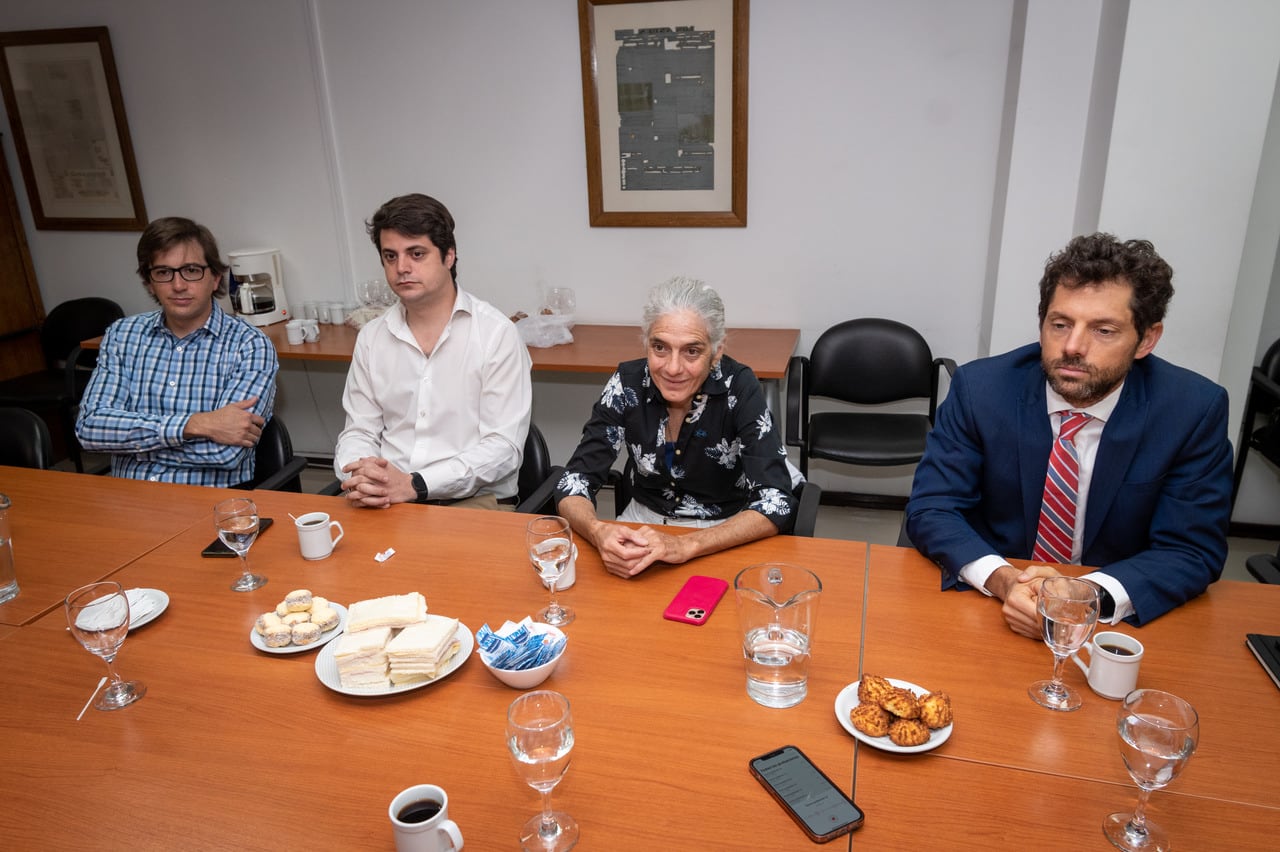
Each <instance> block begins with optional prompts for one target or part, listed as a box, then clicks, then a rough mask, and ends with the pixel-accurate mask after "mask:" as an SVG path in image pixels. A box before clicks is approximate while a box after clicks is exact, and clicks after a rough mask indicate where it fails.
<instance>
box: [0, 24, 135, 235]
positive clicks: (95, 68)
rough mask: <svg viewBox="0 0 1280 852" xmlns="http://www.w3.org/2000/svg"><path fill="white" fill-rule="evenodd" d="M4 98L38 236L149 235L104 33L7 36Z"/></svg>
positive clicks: (0, 82) (1, 37)
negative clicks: (50, 233)
mask: <svg viewBox="0 0 1280 852" xmlns="http://www.w3.org/2000/svg"><path fill="white" fill-rule="evenodd" d="M0 51H3V61H2V62H0V89H2V90H3V93H4V107H5V111H6V112H7V113H8V116H9V125H10V127H12V128H13V141H14V145H15V147H16V148H17V152H18V163H19V165H21V167H22V177H23V179H24V181H25V182H26V185H27V196H28V198H30V199H31V213H32V217H33V218H34V219H35V224H36V227H37V228H40V229H43V230H56V231H141V230H142V229H143V228H145V227H146V226H147V213H146V210H145V209H144V207H143V204H142V185H141V183H140V182H139V181H138V167H137V164H136V163H135V162H134V159H133V145H132V143H131V142H130V140H129V125H128V123H127V122H126V121H125V115H124V99H123V98H121V96H120V82H119V80H117V79H116V63H115V57H114V56H113V55H112V53H111V38H110V36H108V34H107V28H106V27H83V28H79V29H63V30H28V31H25V32H6V33H0Z"/></svg>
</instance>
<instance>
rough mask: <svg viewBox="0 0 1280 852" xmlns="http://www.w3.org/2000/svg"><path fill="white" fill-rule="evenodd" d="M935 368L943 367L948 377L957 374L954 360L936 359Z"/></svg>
mask: <svg viewBox="0 0 1280 852" xmlns="http://www.w3.org/2000/svg"><path fill="white" fill-rule="evenodd" d="M933 366H935V367H942V368H944V369H945V370H946V371H947V375H948V376H954V375H955V374H956V362H955V359H954V358H934V359H933Z"/></svg>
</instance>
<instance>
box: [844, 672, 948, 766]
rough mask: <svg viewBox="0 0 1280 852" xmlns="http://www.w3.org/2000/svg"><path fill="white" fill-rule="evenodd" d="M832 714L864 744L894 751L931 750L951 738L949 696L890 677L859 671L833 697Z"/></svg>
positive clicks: (911, 752)
mask: <svg viewBox="0 0 1280 852" xmlns="http://www.w3.org/2000/svg"><path fill="white" fill-rule="evenodd" d="M836 718H837V719H838V720H839V721H840V724H841V725H843V726H844V729H845V730H846V731H848V732H849V733H850V734H852V735H853V736H854V737H856V738H857V739H859V740H861V741H862V742H864V743H866V744H867V745H869V746H874V747H875V748H878V749H883V750H885V751H893V752H898V753H900V754H914V753H916V752H921V751H929V750H930V749H934V748H937V747H938V746H940V745H942V744H943V743H945V742H946V741H947V739H948V738H950V736H951V728H952V725H953V716H952V711H951V697H950V696H948V695H947V694H946V693H945V692H931V691H930V690H927V689H925V688H924V687H922V686H919V685H918V684H914V683H911V682H910V681H906V680H898V679H897V678H892V677H882V676H880V675H873V674H864V675H863V676H862V680H860V681H858V682H857V683H851V684H849V685H848V686H846V687H845V688H844V689H842V690H840V694H839V695H837V696H836Z"/></svg>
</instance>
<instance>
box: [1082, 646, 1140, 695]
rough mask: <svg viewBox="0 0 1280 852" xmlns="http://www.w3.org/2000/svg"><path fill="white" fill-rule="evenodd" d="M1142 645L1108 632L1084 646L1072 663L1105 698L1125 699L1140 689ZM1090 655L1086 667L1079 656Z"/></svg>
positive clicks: (1092, 687) (1090, 686) (1094, 689)
mask: <svg viewBox="0 0 1280 852" xmlns="http://www.w3.org/2000/svg"><path fill="white" fill-rule="evenodd" d="M1143 650H1144V649H1143V647H1142V643H1141V642H1139V641H1138V640H1137V639H1134V638H1133V637H1132V636H1129V635H1128V634H1125V633H1116V632H1115V631H1111V630H1105V631H1103V632H1102V633H1096V634H1094V636H1093V639H1092V640H1090V641H1088V642H1085V643H1084V647H1082V648H1081V649H1080V651H1079V652H1077V653H1076V654H1075V655H1074V656H1073V657H1072V658H1071V659H1073V660H1075V663H1076V665H1077V666H1079V667H1080V671H1082V672H1084V673H1085V674H1086V675H1087V676H1088V678H1089V688H1090V689H1092V690H1093V691H1094V692H1096V693H1098V694H1099V695H1101V696H1102V697H1103V698H1112V699H1116V700H1119V699H1122V698H1124V697H1125V696H1126V695H1128V694H1129V693H1130V692H1133V690H1134V689H1136V688H1137V686H1138V668H1139V666H1141V664H1142V654H1143ZM1085 652H1088V657H1089V662H1088V664H1086V663H1085V662H1084V661H1083V660H1081V659H1080V655H1081V654H1083V653H1085Z"/></svg>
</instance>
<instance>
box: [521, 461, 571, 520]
mask: <svg viewBox="0 0 1280 852" xmlns="http://www.w3.org/2000/svg"><path fill="white" fill-rule="evenodd" d="M563 475H564V468H563V467H553V468H551V475H550V476H548V477H547V478H546V479H544V480H542V484H541V485H539V486H538V487H537V488H535V489H533V493H532V494H530V495H529V496H528V497H526V498H524V499H523V500H521V501H520V503H519V505H517V506H516V511H517V512H523V513H524V514H526V515H542V514H547V513H549V512H551V511H552V510H553V509H555V493H556V484H557V483H558V482H559V481H560V477H561V476H563Z"/></svg>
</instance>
